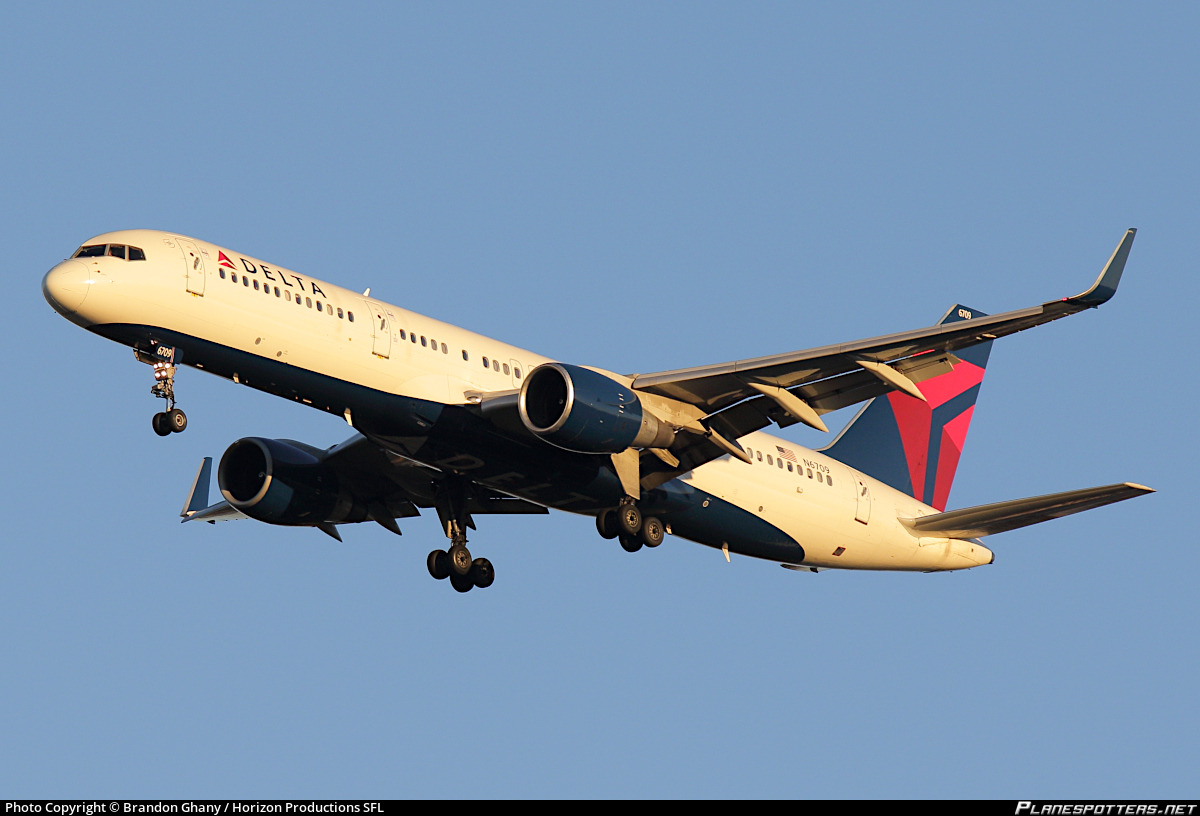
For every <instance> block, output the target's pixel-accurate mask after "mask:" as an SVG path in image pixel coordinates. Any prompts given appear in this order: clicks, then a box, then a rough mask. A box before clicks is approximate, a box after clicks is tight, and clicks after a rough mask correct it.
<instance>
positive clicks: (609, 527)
mask: <svg viewBox="0 0 1200 816" xmlns="http://www.w3.org/2000/svg"><path fill="white" fill-rule="evenodd" d="M596 532H598V533H599V534H600V537H601V538H607V539H613V538H616V537H617V536H619V535H620V534H621V531H620V530H619V529H617V514H616V511H614V510H611V509H609V510H601V511H600V514H599V515H597V516H596Z"/></svg>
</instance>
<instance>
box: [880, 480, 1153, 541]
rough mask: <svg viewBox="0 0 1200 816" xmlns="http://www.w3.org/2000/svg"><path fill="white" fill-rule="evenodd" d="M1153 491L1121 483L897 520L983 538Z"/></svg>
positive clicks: (920, 531)
mask: <svg viewBox="0 0 1200 816" xmlns="http://www.w3.org/2000/svg"><path fill="white" fill-rule="evenodd" d="M1153 492H1154V490H1153V489H1152V488H1149V487H1146V486H1144V485H1139V484H1133V483H1131V482H1124V483H1122V484H1114V485H1105V486H1104V487H1087V488H1084V489H1083V490H1069V491H1067V492H1065V493H1052V494H1050V495H1047V496H1036V497H1034V498H1029V499H1014V500H1013V501H1004V502H997V503H995V504H981V505H979V506H977V507H967V508H964V509H962V510H951V511H950V512H948V513H938V514H936V515H932V516H922V517H920V518H902V519H900V523H901V524H903V525H904V526H905V527H907V528H908V529H910V530H912V531H913V533H915V534H917V535H922V536H938V537H944V538H963V539H966V538H982V537H983V536H988V535H995V534H996V533H1004V532H1008V531H1009V530H1016V529H1018V528H1020V527H1028V526H1029V525H1031V524H1040V523H1041V522H1043V521H1049V520H1050V519H1055V518H1061V517H1063V516H1069V515H1071V514H1073V513H1082V512H1083V511H1084V510H1092V509H1094V508H1096V507H1103V506H1104V505H1106V504H1113V503H1115V502H1119V501H1125V500H1126V499H1132V498H1134V497H1136V496H1141V495H1144V494H1146V493H1153Z"/></svg>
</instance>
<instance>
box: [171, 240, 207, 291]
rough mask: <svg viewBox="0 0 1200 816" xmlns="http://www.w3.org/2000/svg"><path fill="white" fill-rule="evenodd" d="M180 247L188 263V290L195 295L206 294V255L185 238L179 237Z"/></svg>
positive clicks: (184, 259)
mask: <svg viewBox="0 0 1200 816" xmlns="http://www.w3.org/2000/svg"><path fill="white" fill-rule="evenodd" d="M177 240H178V241H179V249H180V251H181V252H183V262H184V264H186V265H187V290H188V291H189V292H191V293H192V294H193V295H203V294H204V256H202V255H201V254H200V249H199V248H198V247H197V246H196V245H195V244H194V243H192V242H191V241H188V240H187V239H185V238H179V239H177Z"/></svg>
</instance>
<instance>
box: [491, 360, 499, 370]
mask: <svg viewBox="0 0 1200 816" xmlns="http://www.w3.org/2000/svg"><path fill="white" fill-rule="evenodd" d="M492 370H493V371H499V370H500V361H499V360H492Z"/></svg>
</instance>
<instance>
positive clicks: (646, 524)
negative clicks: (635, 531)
mask: <svg viewBox="0 0 1200 816" xmlns="http://www.w3.org/2000/svg"><path fill="white" fill-rule="evenodd" d="M665 535H666V530H664V529H663V523H662V522H661V521H659V520H658V519H656V518H655V517H654V516H650V517H649V518H647V519H644V520H643V521H642V532H641V536H642V543H643V544H645V545H646V546H647V547H657V546H658V545H659V544H662V543H663V537H664V536H665Z"/></svg>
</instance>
